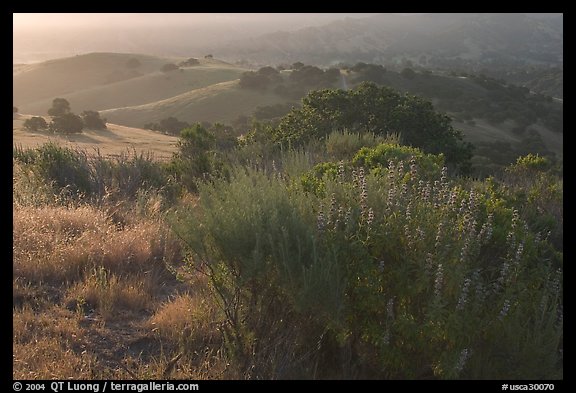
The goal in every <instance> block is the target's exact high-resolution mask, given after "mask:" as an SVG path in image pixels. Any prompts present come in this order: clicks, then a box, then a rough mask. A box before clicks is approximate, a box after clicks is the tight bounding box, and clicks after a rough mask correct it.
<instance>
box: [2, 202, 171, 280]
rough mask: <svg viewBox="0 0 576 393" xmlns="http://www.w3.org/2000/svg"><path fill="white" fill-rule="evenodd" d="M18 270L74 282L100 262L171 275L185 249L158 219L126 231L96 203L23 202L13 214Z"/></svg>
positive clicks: (30, 276)
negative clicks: (26, 204) (72, 205)
mask: <svg viewBox="0 0 576 393" xmlns="http://www.w3.org/2000/svg"><path fill="white" fill-rule="evenodd" d="M13 224H14V225H13V227H14V230H13V251H14V254H13V255H14V259H13V267H14V269H13V271H14V276H15V277H24V278H26V279H27V280H29V281H31V282H47V281H48V282H56V283H62V282H74V281H78V280H80V279H81V278H82V277H83V276H84V275H86V274H90V272H91V270H92V269H94V268H97V267H99V266H102V267H104V268H105V269H106V270H108V271H110V272H112V273H116V274H120V275H122V274H137V273H140V272H148V273H150V272H152V273H153V274H154V275H156V276H158V277H160V276H162V275H163V274H168V271H167V269H166V266H165V263H169V264H173V263H175V261H176V260H178V259H179V255H180V248H179V246H178V243H177V241H176V240H175V239H174V237H173V235H171V233H170V232H168V230H166V229H165V228H163V227H162V225H161V224H160V223H159V221H147V220H145V219H140V220H139V221H137V223H136V224H135V225H132V226H126V227H124V228H122V229H121V230H118V229H117V227H116V226H115V225H114V224H113V223H111V221H110V220H109V219H108V217H107V216H106V214H105V213H103V212H102V211H101V210H99V209H97V208H95V207H91V206H80V207H76V208H73V209H72V208H66V207H49V206H46V207H41V208H34V207H18V208H16V209H14V213H13Z"/></svg>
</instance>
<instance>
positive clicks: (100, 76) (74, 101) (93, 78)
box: [13, 53, 246, 115]
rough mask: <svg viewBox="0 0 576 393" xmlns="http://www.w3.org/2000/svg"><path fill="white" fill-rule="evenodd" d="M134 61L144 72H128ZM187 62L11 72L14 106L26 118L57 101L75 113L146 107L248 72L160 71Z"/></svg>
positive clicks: (211, 65)
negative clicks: (168, 65)
mask: <svg viewBox="0 0 576 393" xmlns="http://www.w3.org/2000/svg"><path fill="white" fill-rule="evenodd" d="M132 58H135V59H137V60H138V61H139V62H140V66H138V67H136V68H129V67H128V66H127V62H128V61H129V60H130V59H132ZM182 60H184V59H174V58H161V57H154V56H144V55H132V54H115V53H93V54H88V55H83V56H76V57H70V58H65V59H58V60H52V61H47V62H44V63H39V64H32V65H15V66H13V82H14V89H13V102H14V105H16V106H17V107H18V108H20V110H21V111H22V112H23V113H32V114H37V115H44V114H46V111H47V110H48V108H49V107H50V106H51V103H52V100H53V99H54V98H56V97H62V98H65V99H67V100H68V101H69V102H70V103H71V106H72V110H73V111H74V112H77V113H79V112H82V111H83V110H88V109H89V110H103V109H110V108H118V107H125V106H134V105H142V104H146V103H150V102H155V101H159V100H163V99H166V98H170V97H173V96H176V95H179V94H182V93H184V92H186V91H189V90H193V89H197V88H201V87H205V86H209V85H211V84H214V83H219V82H223V81H229V80H234V79H237V78H238V77H239V75H240V74H241V73H242V72H244V71H246V70H245V69H243V68H238V67H235V66H232V65H230V64H227V63H224V62H221V61H218V60H215V59H200V64H199V65H197V66H192V67H183V68H181V69H180V70H176V71H172V72H167V73H165V72H162V71H160V69H161V68H162V66H163V65H165V64H167V63H179V62H180V61H182Z"/></svg>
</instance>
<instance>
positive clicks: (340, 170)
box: [338, 161, 344, 183]
mask: <svg viewBox="0 0 576 393" xmlns="http://www.w3.org/2000/svg"><path fill="white" fill-rule="evenodd" d="M338 180H339V181H340V183H343V182H344V161H340V162H339V163H338Z"/></svg>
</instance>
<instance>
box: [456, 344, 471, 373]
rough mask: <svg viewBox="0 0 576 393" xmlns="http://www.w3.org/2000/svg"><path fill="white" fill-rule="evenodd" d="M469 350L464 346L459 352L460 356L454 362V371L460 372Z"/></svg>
mask: <svg viewBox="0 0 576 393" xmlns="http://www.w3.org/2000/svg"><path fill="white" fill-rule="evenodd" d="M469 355H470V352H469V351H468V349H467V348H464V349H463V350H462V352H460V357H459V358H458V363H456V372H457V373H458V374H460V373H461V372H462V370H463V369H464V365H466V361H467V360H468V356H469Z"/></svg>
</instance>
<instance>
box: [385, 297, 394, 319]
mask: <svg viewBox="0 0 576 393" xmlns="http://www.w3.org/2000/svg"><path fill="white" fill-rule="evenodd" d="M386 317H387V318H388V320H393V319H394V298H393V297H391V298H390V299H388V303H386Z"/></svg>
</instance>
